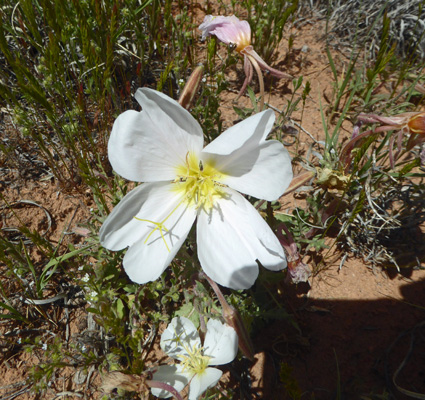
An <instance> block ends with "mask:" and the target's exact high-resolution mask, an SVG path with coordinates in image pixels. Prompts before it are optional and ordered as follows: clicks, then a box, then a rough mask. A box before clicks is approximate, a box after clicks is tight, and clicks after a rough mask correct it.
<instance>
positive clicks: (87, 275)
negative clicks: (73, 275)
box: [81, 273, 90, 282]
mask: <svg viewBox="0 0 425 400" xmlns="http://www.w3.org/2000/svg"><path fill="white" fill-rule="evenodd" d="M81 280H82V281H83V282H88V281H89V280H90V275H89V274H87V273H86V274H85V275H84V276H83V277H82V278H81Z"/></svg>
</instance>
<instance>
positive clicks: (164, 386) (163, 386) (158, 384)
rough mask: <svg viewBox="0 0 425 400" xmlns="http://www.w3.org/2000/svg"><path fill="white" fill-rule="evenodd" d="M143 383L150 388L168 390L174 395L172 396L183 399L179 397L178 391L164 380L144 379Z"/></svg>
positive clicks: (178, 399)
mask: <svg viewBox="0 0 425 400" xmlns="http://www.w3.org/2000/svg"><path fill="white" fill-rule="evenodd" d="M145 383H146V385H148V386H149V387H151V388H156V389H163V390H166V391H167V392H170V393H171V394H172V395H173V396H174V398H176V399H177V400H183V397H181V395H180V393H179V392H178V391H177V390H176V389H174V388H173V387H172V386H171V385H168V384H166V383H164V382H159V381H151V380H146V381H145Z"/></svg>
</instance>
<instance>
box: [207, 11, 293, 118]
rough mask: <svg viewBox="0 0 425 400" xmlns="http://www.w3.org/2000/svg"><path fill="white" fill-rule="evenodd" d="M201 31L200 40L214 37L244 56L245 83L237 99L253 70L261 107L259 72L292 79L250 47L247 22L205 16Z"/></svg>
mask: <svg viewBox="0 0 425 400" xmlns="http://www.w3.org/2000/svg"><path fill="white" fill-rule="evenodd" d="M199 29H200V30H201V31H202V38H203V39H205V38H206V37H207V36H212V35H214V36H216V37H217V39H219V40H220V41H221V42H223V43H225V44H227V45H229V46H232V47H234V48H235V50H236V51H237V52H238V53H240V54H242V55H243V56H244V70H245V81H244V83H243V85H242V89H241V90H240V92H239V94H238V97H237V98H239V97H240V96H242V94H243V93H244V92H245V90H246V87H247V86H248V85H249V84H250V83H251V81H252V78H253V75H254V70H253V68H255V70H256V72H257V74H258V79H259V83H260V94H261V105H260V110H261V109H262V108H263V105H264V82H263V75H262V73H261V70H264V71H268V72H269V73H270V74H271V75H272V76H275V77H276V78H279V79H282V78H283V79H292V76H291V75H289V74H286V73H284V72H281V71H278V70H277V69H274V68H272V67H270V66H269V65H267V64H266V62H265V61H264V60H263V59H262V58H261V57H260V56H259V55H258V54H257V52H256V51H255V50H254V48H253V47H252V46H251V27H250V26H249V23H248V22H247V21H241V20H240V19H239V18H237V17H235V16H234V15H232V16H229V17H224V16H212V15H207V16H206V17H205V18H204V22H203V23H202V24H201V25H200V26H199Z"/></svg>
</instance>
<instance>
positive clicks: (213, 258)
mask: <svg viewBox="0 0 425 400" xmlns="http://www.w3.org/2000/svg"><path fill="white" fill-rule="evenodd" d="M223 190H224V191H226V192H227V193H228V196H227V197H223V198H220V199H219V200H217V201H216V204H215V205H214V209H213V211H212V213H211V214H210V215H209V214H207V213H205V212H203V211H202V212H200V213H199V214H198V222H197V243H198V258H199V260H200V262H201V265H202V268H203V270H204V271H205V273H206V274H207V275H208V276H209V277H210V278H211V279H213V280H214V281H215V282H217V283H219V284H220V285H223V286H226V287H229V288H232V289H248V288H249V287H251V286H252V285H253V284H254V282H255V280H256V279H257V276H258V265H257V262H256V260H259V262H260V263H261V264H262V265H263V266H264V267H265V268H267V269H270V270H273V271H278V270H281V269H283V268H285V267H286V257H285V254H284V251H283V249H282V246H281V245H280V243H279V240H278V239H277V238H276V236H275V235H274V233H273V232H272V230H271V229H270V227H269V226H268V225H267V223H266V222H265V221H264V219H263V218H262V217H261V216H260V214H259V213H258V212H257V210H256V209H255V208H254V207H253V206H252V205H251V204H250V203H249V202H248V201H247V200H246V199H245V198H244V197H243V196H242V195H241V194H239V193H238V192H236V191H234V190H232V189H230V188H223Z"/></svg>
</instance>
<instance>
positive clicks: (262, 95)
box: [247, 54, 264, 112]
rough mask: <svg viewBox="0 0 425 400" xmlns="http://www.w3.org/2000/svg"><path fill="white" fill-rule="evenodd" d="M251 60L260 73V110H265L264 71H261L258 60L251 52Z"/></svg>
mask: <svg viewBox="0 0 425 400" xmlns="http://www.w3.org/2000/svg"><path fill="white" fill-rule="evenodd" d="M247 56H248V58H249V61H251V64H252V65H253V66H254V68H255V71H256V72H257V75H258V83H259V84H260V96H261V97H260V109H259V111H260V112H261V111H263V108H264V79H263V73H262V72H261V68H260V66H259V65H258V63H257V60H256V59H255V58H254V57H252V56H251V55H250V54H247Z"/></svg>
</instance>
